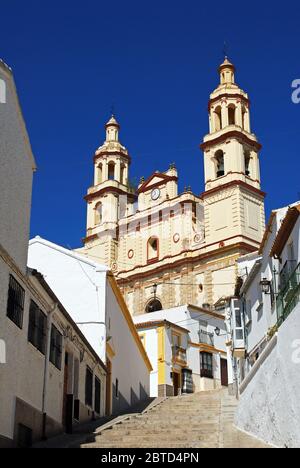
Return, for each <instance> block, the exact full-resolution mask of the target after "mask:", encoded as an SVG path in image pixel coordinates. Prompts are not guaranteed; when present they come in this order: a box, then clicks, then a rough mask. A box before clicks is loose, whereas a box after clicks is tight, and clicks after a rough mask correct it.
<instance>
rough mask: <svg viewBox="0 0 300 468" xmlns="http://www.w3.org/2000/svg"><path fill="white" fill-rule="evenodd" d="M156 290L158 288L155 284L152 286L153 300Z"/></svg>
mask: <svg viewBox="0 0 300 468" xmlns="http://www.w3.org/2000/svg"><path fill="white" fill-rule="evenodd" d="M157 288H158V285H157V284H156V283H155V284H154V285H153V286H152V294H153V296H154V299H156V293H157Z"/></svg>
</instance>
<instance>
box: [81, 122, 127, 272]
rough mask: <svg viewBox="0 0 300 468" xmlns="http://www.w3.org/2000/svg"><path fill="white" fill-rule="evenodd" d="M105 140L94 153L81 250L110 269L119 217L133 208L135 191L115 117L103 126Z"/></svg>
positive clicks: (115, 248)
mask: <svg viewBox="0 0 300 468" xmlns="http://www.w3.org/2000/svg"><path fill="white" fill-rule="evenodd" d="M105 129H106V139H105V142H104V143H103V145H102V146H100V148H98V149H97V151H96V153H95V156H94V185H93V186H92V187H90V189H89V190H88V193H87V195H86V197H85V199H86V201H87V205H88V208H87V235H86V238H85V239H84V249H83V250H84V251H85V252H86V253H87V254H88V255H89V256H91V258H94V259H95V260H97V259H98V261H99V262H102V263H105V264H106V265H108V266H109V267H111V268H112V269H114V265H115V262H116V259H117V257H118V245H119V229H118V223H119V220H120V218H123V217H126V216H129V215H131V214H132V213H133V211H134V202H135V200H136V195H135V190H134V189H132V188H131V187H130V184H129V180H128V176H129V166H130V163H131V158H130V156H129V154H128V151H127V149H126V148H125V147H124V146H123V145H122V144H121V143H120V141H119V131H120V125H119V124H118V122H117V120H116V119H115V117H114V116H112V117H111V118H110V120H109V121H108V122H107V124H106V126H105Z"/></svg>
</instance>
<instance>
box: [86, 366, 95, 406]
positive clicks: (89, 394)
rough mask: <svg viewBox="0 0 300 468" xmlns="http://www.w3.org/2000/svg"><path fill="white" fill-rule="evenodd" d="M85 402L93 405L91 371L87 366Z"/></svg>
mask: <svg viewBox="0 0 300 468" xmlns="http://www.w3.org/2000/svg"><path fill="white" fill-rule="evenodd" d="M85 404H86V405H88V406H90V407H92V406H93V372H92V371H91V369H90V368H89V367H87V368H86V374H85Z"/></svg>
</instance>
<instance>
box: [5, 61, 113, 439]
mask: <svg viewBox="0 0 300 468" xmlns="http://www.w3.org/2000/svg"><path fill="white" fill-rule="evenodd" d="M0 163H1V171H0V189H1V197H0V198H1V201H0V219H1V223H0V381H1V388H0V401H1V406H0V447H10V446H16V445H17V446H28V445H31V443H32V442H34V441H36V440H39V439H40V438H41V437H43V436H50V435H52V434H55V433H57V432H60V431H62V430H64V429H68V430H71V427H72V425H73V424H76V423H79V422H84V421H87V420H89V419H92V417H94V416H95V417H97V416H101V415H103V414H104V411H105V408H104V401H105V400H104V399H105V374H106V368H105V366H104V364H103V363H102V362H101V360H100V358H99V356H98V355H97V354H96V353H95V351H94V350H93V349H92V347H91V346H90V345H89V343H88V342H87V340H86V339H85V338H84V336H83V334H82V333H81V332H80V330H79V328H78V327H77V326H76V324H75V323H74V322H73V321H72V319H71V317H70V316H69V315H68V313H67V311H66V310H65V309H64V308H63V306H62V305H61V304H59V301H58V300H57V298H56V297H55V295H54V293H53V292H52V291H51V290H50V288H49V287H48V285H47V284H46V283H45V282H44V280H43V278H42V277H41V276H40V275H39V274H37V273H32V272H29V273H28V272H27V268H26V264H27V251H28V238H29V222H30V207H31V190H32V176H33V171H34V170H35V161H34V157H33V155H32V151H31V147H30V142H29V139H28V135H27V132H26V128H25V124H24V120H23V117H22V113H21V109H20V105H19V101H18V97H17V93H16V89H15V85H14V80H13V76H12V72H11V70H10V69H9V67H8V66H7V65H5V64H4V63H3V62H1V61H0ZM72 366H74V374H73V375H72V374H71V367H72ZM88 369H90V370H91V372H90V374H89V375H88ZM87 379H88V384H89V385H87V386H86V383H87V382H86V380H87ZM86 389H87V390H88V395H86ZM71 395H72V399H71ZM71 403H72V407H71ZM73 405H74V412H73Z"/></svg>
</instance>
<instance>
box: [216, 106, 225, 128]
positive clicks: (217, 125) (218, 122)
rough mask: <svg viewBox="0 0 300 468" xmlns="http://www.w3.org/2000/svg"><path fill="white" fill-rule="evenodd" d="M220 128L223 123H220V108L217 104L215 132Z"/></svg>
mask: <svg viewBox="0 0 300 468" xmlns="http://www.w3.org/2000/svg"><path fill="white" fill-rule="evenodd" d="M221 128H223V125H222V110H221V106H218V107H217V108H216V109H215V130H216V132H218V131H219V130H221Z"/></svg>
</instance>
